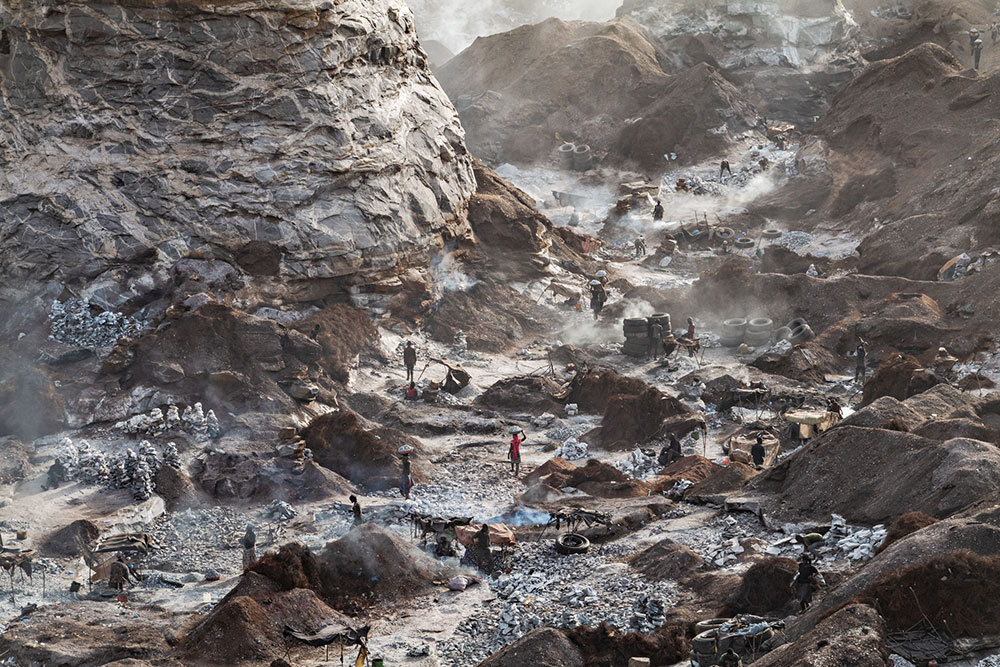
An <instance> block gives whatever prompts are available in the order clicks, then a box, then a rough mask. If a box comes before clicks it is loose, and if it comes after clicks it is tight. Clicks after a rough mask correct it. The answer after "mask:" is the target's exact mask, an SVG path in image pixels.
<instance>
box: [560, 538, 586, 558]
mask: <svg viewBox="0 0 1000 667" xmlns="http://www.w3.org/2000/svg"><path fill="white" fill-rule="evenodd" d="M589 549H590V540H588V539H587V538H586V537H584V536H583V535H580V534H579V533H566V534H565V535H560V536H559V537H557V538H556V551H558V552H559V553H561V554H563V555H566V556H570V555H572V554H585V553H587V551H588V550H589Z"/></svg>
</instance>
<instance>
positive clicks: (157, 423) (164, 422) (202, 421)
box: [115, 402, 222, 442]
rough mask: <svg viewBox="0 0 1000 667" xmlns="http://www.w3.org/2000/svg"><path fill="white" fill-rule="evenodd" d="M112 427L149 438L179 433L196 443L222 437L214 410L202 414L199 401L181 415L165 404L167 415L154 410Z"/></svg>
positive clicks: (172, 406)
mask: <svg viewBox="0 0 1000 667" xmlns="http://www.w3.org/2000/svg"><path fill="white" fill-rule="evenodd" d="M115 428H116V429H118V430H119V431H121V432H123V433H127V434H129V435H149V436H158V435H162V434H163V433H169V432H171V431H182V432H185V433H187V434H189V435H190V436H191V437H192V438H194V440H195V441H196V442H205V441H206V440H209V439H214V438H218V437H219V436H220V435H222V425H221V424H220V423H219V418H218V417H216V416H215V411H214V410H209V411H208V414H205V410H204V408H203V407H202V404H201V403H200V402H199V403H195V404H194V405H189V406H187V407H185V408H184V413H183V414H181V412H180V410H179V409H178V407H177V406H176V405H168V406H167V412H166V414H164V413H163V410H161V409H160V408H153V409H152V410H150V411H149V413H147V414H139V415H135V416H133V417H130V418H128V419H126V420H124V421H120V422H118V423H117V424H115Z"/></svg>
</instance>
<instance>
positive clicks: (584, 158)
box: [573, 144, 594, 171]
mask: <svg viewBox="0 0 1000 667" xmlns="http://www.w3.org/2000/svg"><path fill="white" fill-rule="evenodd" d="M593 166H594V155H593V153H591V151H590V146H587V145H586V144H584V145H582V146H581V145H577V146H575V147H574V148H573V169H574V171H587V170H588V169H590V168H591V167H593Z"/></svg>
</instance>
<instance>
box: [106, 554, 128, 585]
mask: <svg viewBox="0 0 1000 667" xmlns="http://www.w3.org/2000/svg"><path fill="white" fill-rule="evenodd" d="M128 579H129V571H128V565H126V564H125V561H124V560H123V559H122V556H121V554H118V557H117V558H116V559H115V562H113V563H112V564H111V568H110V570H109V571H108V585H110V586H111V588H113V589H115V590H116V591H118V592H119V593H121V592H122V591H123V590H125V584H127V583H128Z"/></svg>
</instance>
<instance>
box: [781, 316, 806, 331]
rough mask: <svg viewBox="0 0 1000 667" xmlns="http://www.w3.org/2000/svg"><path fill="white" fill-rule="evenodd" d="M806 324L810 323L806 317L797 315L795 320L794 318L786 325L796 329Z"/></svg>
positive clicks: (793, 329)
mask: <svg viewBox="0 0 1000 667" xmlns="http://www.w3.org/2000/svg"><path fill="white" fill-rule="evenodd" d="M806 324H808V322H806V321H805V320H804V319H802V318H801V317H796V318H795V319H794V320H792V321H791V322H789V323H788V324H786V325H785V326H786V327H788V328H789V329H791V330H792V331H795V330H796V329H798V328H799V327H804V326H805V325H806Z"/></svg>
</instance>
